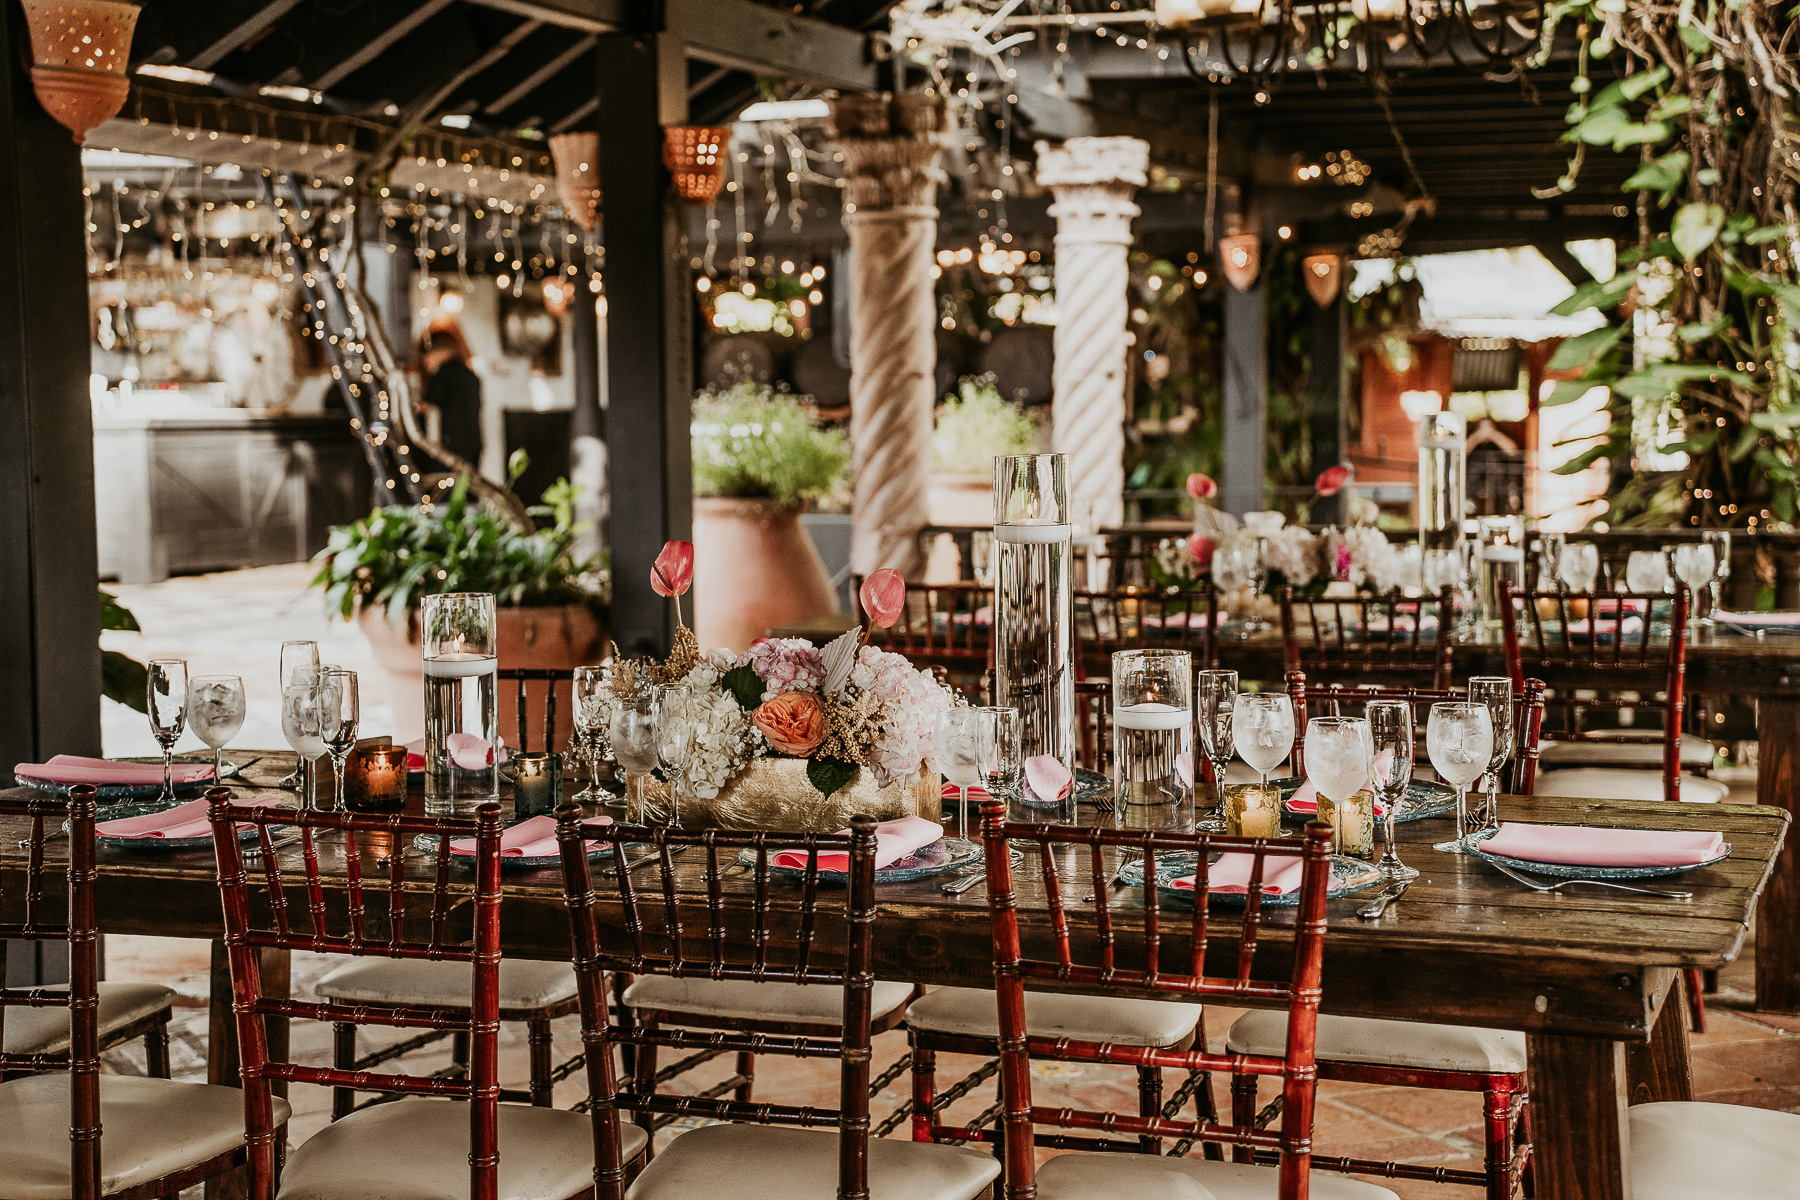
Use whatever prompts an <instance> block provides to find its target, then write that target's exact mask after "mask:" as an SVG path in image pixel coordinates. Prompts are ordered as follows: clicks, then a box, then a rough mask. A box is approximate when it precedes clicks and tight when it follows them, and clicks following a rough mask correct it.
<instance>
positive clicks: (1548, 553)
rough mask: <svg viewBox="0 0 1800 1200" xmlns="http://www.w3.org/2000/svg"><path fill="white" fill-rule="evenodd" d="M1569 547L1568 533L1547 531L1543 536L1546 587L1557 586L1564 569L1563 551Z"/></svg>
mask: <svg viewBox="0 0 1800 1200" xmlns="http://www.w3.org/2000/svg"><path fill="white" fill-rule="evenodd" d="M1568 548H1569V535H1568V534H1566V533H1546V534H1545V535H1544V537H1543V553H1544V575H1543V578H1544V582H1543V586H1544V587H1546V588H1555V587H1556V586H1557V579H1558V577H1559V574H1560V572H1561V570H1562V557H1563V552H1564V551H1565V550H1567V549H1568Z"/></svg>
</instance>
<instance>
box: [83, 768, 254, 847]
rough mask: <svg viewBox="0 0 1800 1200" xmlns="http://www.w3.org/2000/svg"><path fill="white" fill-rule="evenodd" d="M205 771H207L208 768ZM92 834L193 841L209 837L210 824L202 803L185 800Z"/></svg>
mask: <svg viewBox="0 0 1800 1200" xmlns="http://www.w3.org/2000/svg"><path fill="white" fill-rule="evenodd" d="M207 769H208V771H209V772H210V771H211V768H210V767H209V768H207ZM233 803H235V804H241V805H243V806H245V807H254V808H280V807H281V801H280V800H242V801H233ZM238 828H239V829H247V828H249V826H247V825H240V826H238ZM94 832H95V833H97V834H99V835H100V836H101V837H109V838H197V837H208V836H210V835H211V834H212V823H211V822H210V821H208V820H207V818H206V801H205V800H189V801H188V802H187V803H186V804H179V805H176V806H175V807H174V808H168V809H164V810H163V811H162V812H157V813H149V814H147V815H145V816H141V817H121V818H119V819H118V820H116V821H102V822H100V823H99V824H98V825H96V826H94Z"/></svg>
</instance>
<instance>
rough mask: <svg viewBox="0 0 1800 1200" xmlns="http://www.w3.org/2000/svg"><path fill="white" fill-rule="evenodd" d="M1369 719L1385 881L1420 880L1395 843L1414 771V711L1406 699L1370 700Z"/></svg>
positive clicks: (1371, 769) (1371, 779)
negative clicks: (1398, 819) (1397, 823)
mask: <svg viewBox="0 0 1800 1200" xmlns="http://www.w3.org/2000/svg"><path fill="white" fill-rule="evenodd" d="M1364 712H1365V713H1366V714H1367V716H1368V721H1369V751H1370V758H1369V782H1370V783H1371V784H1373V785H1374V788H1375V797H1376V799H1378V800H1380V801H1381V807H1382V837H1383V839H1384V841H1385V843H1386V845H1385V846H1384V848H1383V849H1382V852H1381V861H1380V862H1379V863H1377V864H1376V866H1377V867H1378V868H1379V869H1380V871H1381V879H1382V882H1383V883H1402V882H1404V881H1406V880H1408V879H1417V878H1418V877H1419V872H1418V869H1417V868H1416V867H1409V866H1407V865H1406V864H1405V863H1403V862H1401V861H1400V851H1399V850H1398V848H1397V847H1396V846H1395V845H1394V820H1395V814H1396V812H1397V811H1398V810H1399V808H1400V802H1401V801H1402V800H1404V799H1405V798H1406V785H1407V784H1409V783H1411V782H1412V773H1413V712H1412V705H1411V704H1408V703H1407V702H1406V701H1404V700H1371V701H1369V703H1368V706H1367V707H1366V708H1365V709H1364Z"/></svg>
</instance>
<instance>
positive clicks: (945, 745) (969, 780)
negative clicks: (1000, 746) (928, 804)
mask: <svg viewBox="0 0 1800 1200" xmlns="http://www.w3.org/2000/svg"><path fill="white" fill-rule="evenodd" d="M984 733H986V735H987V736H986V739H985V744H984V738H983V734H984ZM992 740H993V723H992V722H991V721H988V720H985V719H984V718H983V711H982V710H981V709H979V708H964V707H957V708H950V709H946V710H945V711H944V712H943V713H942V714H941V715H940V716H939V717H938V721H937V728H936V729H935V730H934V731H933V732H932V737H931V752H932V756H933V757H935V758H936V759H937V765H938V770H940V771H942V772H943V773H944V778H945V779H947V780H949V781H950V782H951V783H952V784H954V785H956V836H957V837H960V838H963V839H964V840H967V839H968V836H969V788H971V787H973V786H974V785H975V784H978V783H981V782H982V781H983V771H982V767H983V765H984V764H985V763H986V762H987V759H988V756H989V754H990V753H991V752H992V750H993V745H992ZM990 794H991V793H990Z"/></svg>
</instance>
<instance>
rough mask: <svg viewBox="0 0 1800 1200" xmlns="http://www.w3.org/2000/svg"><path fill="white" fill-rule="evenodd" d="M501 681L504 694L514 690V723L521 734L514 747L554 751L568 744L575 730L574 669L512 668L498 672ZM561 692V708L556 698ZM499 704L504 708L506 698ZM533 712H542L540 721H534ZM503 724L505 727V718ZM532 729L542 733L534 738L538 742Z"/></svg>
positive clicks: (516, 748) (499, 681) (502, 726)
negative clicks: (563, 700)
mask: <svg viewBox="0 0 1800 1200" xmlns="http://www.w3.org/2000/svg"><path fill="white" fill-rule="evenodd" d="M498 683H499V685H500V688H501V691H502V695H503V696H504V694H505V692H506V691H508V690H510V691H511V692H512V697H511V699H512V704H513V722H514V728H515V729H516V730H517V731H518V735H519V740H518V742H517V743H515V745H514V747H513V748H514V749H515V750H539V751H543V750H552V751H553V750H557V749H559V748H561V747H563V746H566V745H568V743H569V735H570V733H571V732H572V731H573V730H574V715H575V672H574V670H572V669H570V668H566V667H511V668H508V669H506V670H503V671H500V672H498ZM509 685H510V687H509ZM559 691H560V692H562V693H563V696H564V699H565V702H564V703H563V704H562V707H561V708H560V710H559V708H558V700H557V692H559ZM500 703H501V707H502V710H503V711H504V708H505V705H506V700H505V699H502V700H501V702H500ZM534 711H536V712H537V713H540V714H541V715H542V719H541V720H540V721H537V722H533V721H532V719H531V717H532V713H533V712H534ZM559 711H560V720H559ZM500 727H501V728H502V729H504V728H505V727H506V726H505V722H504V720H502V722H501V726H500ZM533 729H536V730H537V731H538V733H539V734H540V736H539V737H538V738H537V739H535V740H536V744H535V745H533V740H534V739H533V738H532V736H531V732H532V730H533Z"/></svg>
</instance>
